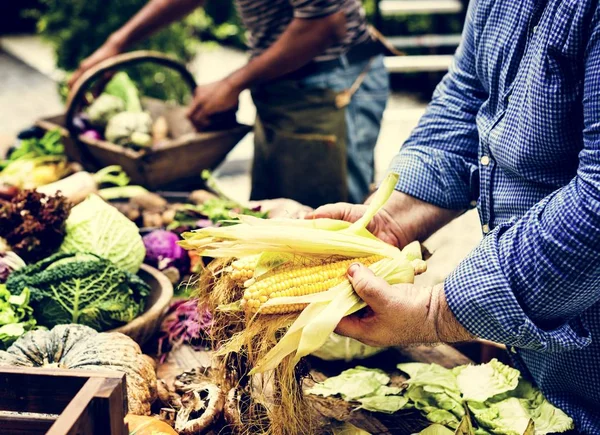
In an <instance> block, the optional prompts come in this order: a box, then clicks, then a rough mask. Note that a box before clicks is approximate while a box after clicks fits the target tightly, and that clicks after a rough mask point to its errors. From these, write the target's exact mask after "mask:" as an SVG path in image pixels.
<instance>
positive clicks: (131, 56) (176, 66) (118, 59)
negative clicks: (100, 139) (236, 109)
mask: <svg viewBox="0 0 600 435" xmlns="http://www.w3.org/2000/svg"><path fill="white" fill-rule="evenodd" d="M141 63H155V64H158V65H163V66H165V67H167V68H170V69H172V70H175V71H176V72H178V73H179V75H181V78H182V79H183V80H184V81H185V82H186V83H187V85H188V86H189V87H190V89H191V91H192V93H193V92H194V89H196V86H197V85H196V80H195V79H194V76H193V75H192V73H190V72H189V71H188V69H187V68H186V66H185V65H184V64H183V63H181V62H179V61H178V60H177V59H175V58H173V57H171V56H168V55H166V54H163V53H160V52H158V51H149V50H139V51H131V52H128V53H123V54H118V55H116V56H113V57H111V58H109V59H106V60H104V61H102V62H99V63H98V64H96V65H94V66H93V67H91V68H90V69H88V70H87V71H86V72H85V73H83V75H82V76H81V77H80V78H79V80H77V82H76V83H75V85H74V86H73V90H72V92H71V93H70V96H69V99H68V100H67V112H66V115H65V126H66V128H67V130H68V131H69V134H70V135H71V137H72V138H73V142H75V143H76V144H77V145H78V147H79V149H80V152H81V154H82V157H83V158H85V159H86V160H89V162H90V163H93V164H95V163H96V162H95V159H94V158H93V156H92V155H91V153H90V152H89V151H88V150H87V147H86V146H85V144H84V143H82V142H81V141H80V140H78V139H77V131H76V129H75V126H74V125H73V118H74V117H75V114H76V112H77V110H78V109H79V106H80V105H81V103H82V100H83V98H84V96H85V93H86V92H87V90H88V88H89V86H90V85H91V84H92V83H93V82H94V80H96V79H97V78H98V77H100V76H102V75H103V74H105V73H106V72H108V71H114V70H117V69H120V68H123V67H126V66H131V65H137V64H141Z"/></svg>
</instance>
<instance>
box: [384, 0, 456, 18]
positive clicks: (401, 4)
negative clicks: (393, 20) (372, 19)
mask: <svg viewBox="0 0 600 435" xmlns="http://www.w3.org/2000/svg"><path fill="white" fill-rule="evenodd" d="M462 9H463V6H462V3H461V2H460V1H459V0H381V1H380V2H379V11H380V13H381V15H383V16H390V15H413V14H456V13H459V12H461V11H462Z"/></svg>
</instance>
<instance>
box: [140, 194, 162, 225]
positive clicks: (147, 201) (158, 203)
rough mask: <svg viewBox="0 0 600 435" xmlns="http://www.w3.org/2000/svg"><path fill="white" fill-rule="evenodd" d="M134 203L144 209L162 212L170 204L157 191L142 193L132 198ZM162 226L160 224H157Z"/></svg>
mask: <svg viewBox="0 0 600 435" xmlns="http://www.w3.org/2000/svg"><path fill="white" fill-rule="evenodd" d="M131 202H132V204H135V205H137V206H138V207H140V208H141V209H142V210H144V211H151V212H157V213H162V212H163V210H164V209H165V208H167V206H168V204H169V203H168V202H167V200H166V199H164V198H163V197H162V196H160V195H157V194H156V193H152V192H147V193H144V194H142V195H138V196H134V197H133V198H131ZM157 226H160V225H157Z"/></svg>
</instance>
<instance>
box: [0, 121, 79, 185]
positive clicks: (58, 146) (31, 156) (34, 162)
mask: <svg viewBox="0 0 600 435" xmlns="http://www.w3.org/2000/svg"><path fill="white" fill-rule="evenodd" d="M64 151H65V150H64V147H63V144H62V134H61V132H60V130H59V129H55V130H51V131H48V132H47V133H46V134H45V135H44V136H43V137H42V138H40V139H38V138H30V139H23V140H21V142H20V145H19V147H18V148H16V149H15V150H14V151H13V152H11V153H10V154H9V156H8V157H7V158H6V159H5V160H0V184H9V185H12V186H17V187H19V188H21V189H29V188H36V187H39V186H41V185H44V184H48V183H52V182H53V181H56V180H58V179H60V178H62V177H63V176H64V175H65V174H66V173H67V172H68V169H67V158H66V157H65V155H64Z"/></svg>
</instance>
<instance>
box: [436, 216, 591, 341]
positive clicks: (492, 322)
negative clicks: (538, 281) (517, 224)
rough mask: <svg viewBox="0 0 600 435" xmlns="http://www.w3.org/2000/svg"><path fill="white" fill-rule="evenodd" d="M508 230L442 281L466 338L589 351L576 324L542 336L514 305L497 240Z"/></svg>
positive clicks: (490, 238)
mask: <svg viewBox="0 0 600 435" xmlns="http://www.w3.org/2000/svg"><path fill="white" fill-rule="evenodd" d="M509 227H510V224H506V225H501V226H499V227H497V228H495V229H494V231H492V232H491V233H489V234H488V235H487V236H486V237H485V238H484V239H483V241H482V242H481V243H480V244H479V246H478V247H477V248H476V249H475V250H474V251H473V252H472V253H471V254H470V255H469V256H468V257H467V258H466V259H465V260H464V261H463V262H462V263H461V264H460V265H459V266H458V267H457V268H456V269H455V270H454V272H452V274H450V276H448V278H446V280H445V283H444V292H445V294H446V299H447V301H448V306H449V307H450V310H451V311H452V313H453V314H454V316H455V317H456V319H457V320H458V321H459V323H460V324H461V325H462V326H463V327H464V328H466V329H467V330H468V331H469V332H470V333H471V334H473V335H475V336H477V337H479V338H483V339H486V340H491V341H494V342H496V343H501V344H505V345H507V346H514V347H516V348H522V349H530V350H535V351H538V352H548V353H553V352H565V351H569V350H576V349H582V348H584V347H586V346H588V345H589V344H590V343H591V341H592V338H591V335H590V333H589V331H587V329H586V328H585V327H584V326H583V325H582V323H581V322H580V320H579V319H575V320H573V321H571V322H569V323H566V324H564V325H562V326H560V327H557V328H555V329H552V330H543V329H541V328H539V327H537V326H536V324H535V323H534V322H533V321H532V320H531V319H530V318H529V317H528V315H527V314H526V313H525V312H524V311H523V309H522V308H521V306H520V305H519V301H518V300H517V298H516V297H515V294H514V293H513V291H512V290H511V288H510V285H509V282H508V280H507V279H506V277H505V275H504V273H503V271H502V269H501V267H500V262H499V259H498V252H499V250H498V244H499V240H500V237H501V235H502V233H503V232H504V231H505V230H506V229H507V228H509Z"/></svg>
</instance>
